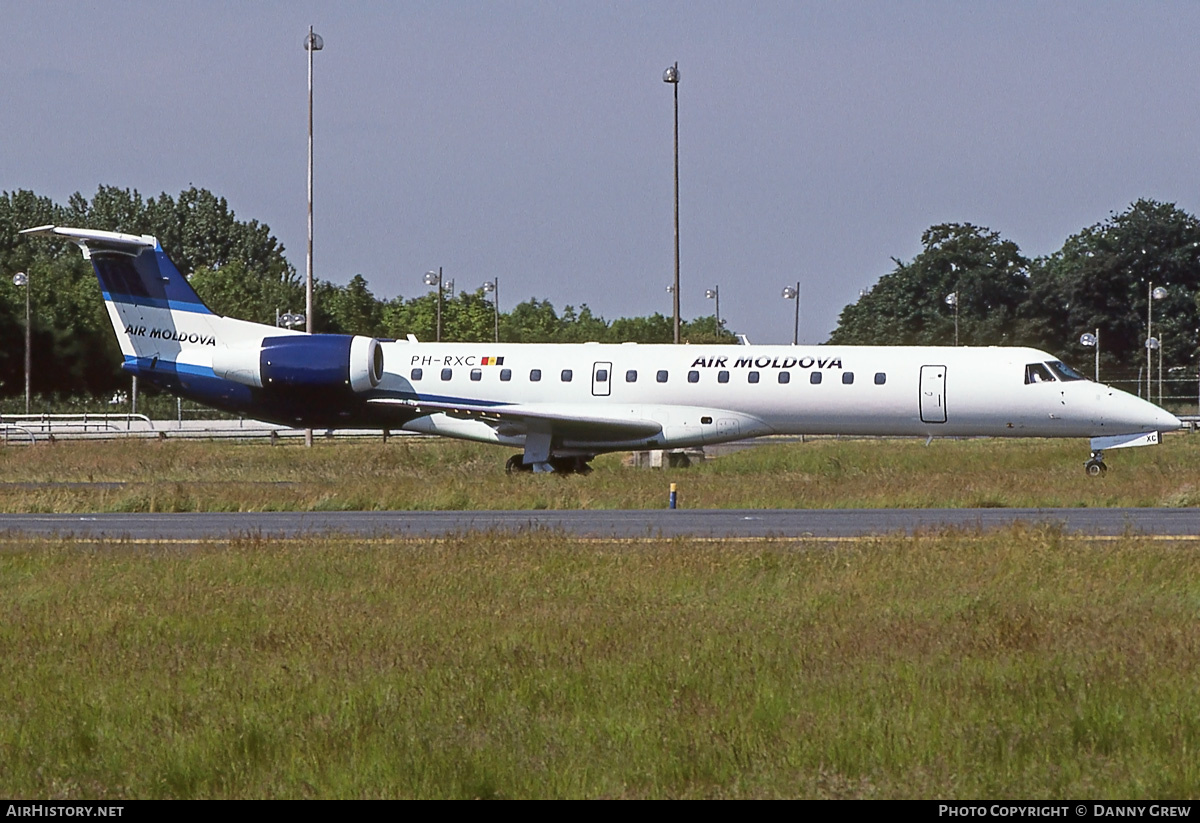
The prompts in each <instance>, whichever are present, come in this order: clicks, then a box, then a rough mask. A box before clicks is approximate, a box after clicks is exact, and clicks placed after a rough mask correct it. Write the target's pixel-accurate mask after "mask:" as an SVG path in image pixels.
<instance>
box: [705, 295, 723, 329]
mask: <svg viewBox="0 0 1200 823" xmlns="http://www.w3.org/2000/svg"><path fill="white" fill-rule="evenodd" d="M704 296H705V297H706V298H708V299H709V300H715V301H716V302H717V308H716V311H717V334H720V333H721V287H720V286H713V287H712V288H711V289H705V290H704Z"/></svg>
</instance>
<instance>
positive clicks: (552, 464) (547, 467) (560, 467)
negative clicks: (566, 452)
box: [504, 454, 592, 474]
mask: <svg viewBox="0 0 1200 823" xmlns="http://www.w3.org/2000/svg"><path fill="white" fill-rule="evenodd" d="M591 459H592V457H591V455H579V456H577V457H551V458H550V459H549V460H547V461H546V462H544V463H526V462H525V455H523V454H514V455H513V456H512V457H510V458H508V462H507V463H505V464H504V473H505V474H522V473H524V472H554V473H555V474H591V473H592V467H591V466H589V465H588V463H589V462H591Z"/></svg>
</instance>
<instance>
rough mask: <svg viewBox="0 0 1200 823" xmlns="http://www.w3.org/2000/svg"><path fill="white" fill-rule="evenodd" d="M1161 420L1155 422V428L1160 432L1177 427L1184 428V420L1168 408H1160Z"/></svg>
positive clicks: (1173, 429) (1169, 430) (1170, 430)
mask: <svg viewBox="0 0 1200 823" xmlns="http://www.w3.org/2000/svg"><path fill="white" fill-rule="evenodd" d="M1158 411H1159V415H1158V417H1159V422H1158V423H1157V424H1155V428H1156V429H1158V430H1159V431H1160V432H1173V431H1175V430H1176V429H1181V428H1183V421H1182V420H1180V419H1179V418H1178V417H1176V416H1175V415H1173V414H1171V413H1170V412H1169V411H1167V410H1166V409H1159V410H1158Z"/></svg>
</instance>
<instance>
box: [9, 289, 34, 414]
mask: <svg viewBox="0 0 1200 823" xmlns="http://www.w3.org/2000/svg"><path fill="white" fill-rule="evenodd" d="M13 285H14V286H23V287H24V288H25V413H26V414H29V373H30V368H29V366H30V363H31V361H30V356H29V353H30V351H32V349H31V348H30V346H29V328H30V327H29V290H30V286H29V275H27V274H26V273H25V272H23V271H19V272H17V273H16V274H14V275H13Z"/></svg>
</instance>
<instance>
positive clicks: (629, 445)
mask: <svg viewBox="0 0 1200 823" xmlns="http://www.w3.org/2000/svg"><path fill="white" fill-rule="evenodd" d="M22 233H23V234H35V235H44V236H47V237H58V238H67V239H69V240H71V241H73V242H75V243H77V244H78V245H79V247H80V248H81V249H82V250H83V255H84V257H85V258H87V259H89V260H91V262H92V266H93V268H94V269H95V271H96V276H97V277H98V278H99V280H100V287H101V290H102V291H103V294H104V301H105V304H106V305H107V306H108V313H109V317H110V318H112V323H113V328H114V329H115V330H116V332H117V338H118V339H119V340H120V344H121V352H122V354H123V355H124V357H125V363H124V368H125V370H126V371H128V372H130V373H132V374H136V375H137V376H138V377H139V378H140V379H141V380H144V381H148V382H150V383H153V384H154V385H156V386H158V387H160V388H163V389H165V390H167V391H169V392H172V393H174V394H177V395H181V396H183V397H186V398H188V399H190V400H195V401H197V402H200V403H204V404H206V405H209V406H213V407H215V408H218V409H222V410H225V411H229V412H235V413H238V414H243V415H246V416H248V417H252V418H256V419H259V420H266V421H270V422H274V423H282V424H285V425H289V426H304V427H313V428H335V427H336V428H382V429H398V430H405V431H412V432H425V433H429V434H439V435H444V436H446V437H457V438H461V439H464V440H478V441H480V442H484V443H497V444H499V445H502V446H509V447H512V448H518V449H522V450H523V451H522V453H521V454H517V455H514V456H513V457H511V458H510V459H509V461H508V469H509V471H517V470H528V471H560V472H572V471H587V470H588V461H590V460H591V459H592V458H593V457H595V456H596V455H597V454H600V453H602V452H612V451H630V450H642V449H673V448H680V447H685V446H697V445H703V444H708V443H722V442H726V441H730V440H740V439H743V438H747V437H757V436H760V435H768V434H847V435H855V434H857V435H909V436H923V437H929V438H932V437H938V436H963V435H966V436H971V435H982V436H990V437H1090V438H1091V457H1090V459H1089V460H1088V461H1087V464H1086V467H1087V471H1088V473H1089V474H1093V475H1095V474H1099V473H1101V472H1102V471H1104V470H1105V466H1104V462H1103V451H1104V450H1105V449H1112V448H1123V447H1126V446H1141V445H1149V444H1154V443H1157V442H1158V441H1159V437H1160V433H1161V432H1163V431H1168V430H1174V429H1177V428H1179V426H1180V422H1179V420H1178V419H1177V418H1176V417H1175V416H1173V415H1171V414H1169V413H1168V412H1165V411H1163V410H1162V409H1160V408H1158V407H1157V406H1155V405H1152V404H1151V403H1148V402H1146V401H1144V400H1141V399H1139V398H1137V397H1134V396H1132V395H1130V394H1127V393H1125V392H1122V391H1118V390H1116V389H1112V388H1109V387H1107V386H1103V385H1100V384H1097V383H1093V382H1091V381H1090V380H1087V379H1086V378H1084V377H1083V376H1082V375H1080V374H1079V373H1078V372H1076V371H1074V370H1072V369H1071V368H1070V367H1068V366H1066V365H1064V364H1063V363H1062V362H1060V361H1059V360H1058V359H1056V358H1055V357H1052V356H1051V355H1049V354H1046V353H1045V352H1041V351H1037V350H1036V349H1026V348H994V347H989V348H967V347H963V348H944V347H938V348H935V347H900V346H896V347H892V346H887V347H877V346H673V345H638V344H632V343H627V344H621V345H607V344H605V345H601V344H597V343H582V344H531V343H525V344H499V343H497V344H493V343H420V342H417V341H416V339H415V338H412V337H410V338H409V340H407V341H401V340H378V339H375V338H371V337H360V336H350V335H338V334H316V335H310V334H304V333H302V332H296V331H291V330H284V329H277V328H275V327H273V326H265V325H261V324H257V323H249V322H246V321H243V320H236V319H234V318H231V317H221V316H219V315H216V314H214V313H213V312H212V311H210V310H209V309H208V307H207V306H205V305H204V304H203V303H202V302H201V301H200V298H199V297H197V295H196V293H195V292H194V291H193V290H192V288H191V286H190V285H189V284H188V282H187V280H186V279H185V278H184V277H183V276H182V275H181V274H180V273H179V271H178V269H176V268H175V266H174V264H173V263H171V261H170V260H169V259H168V258H167V256H166V254H164V253H163V250H162V247H161V246H160V245H159V244H158V241H157V240H155V238H153V237H150V236H147V235H143V236H140V237H139V236H134V235H129V234H118V233H114V232H106V231H91V230H88V229H70V228H60V227H56V226H42V227H39V228H34V229H26V230H25V231H24V232H22Z"/></svg>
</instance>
